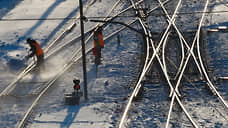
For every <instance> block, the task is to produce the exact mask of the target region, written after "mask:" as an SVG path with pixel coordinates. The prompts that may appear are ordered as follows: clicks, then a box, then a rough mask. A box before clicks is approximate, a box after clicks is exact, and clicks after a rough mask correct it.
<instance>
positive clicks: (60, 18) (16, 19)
mask: <svg viewBox="0 0 228 128" xmlns="http://www.w3.org/2000/svg"><path fill="white" fill-rule="evenodd" d="M227 7H228V5H227ZM202 13H207V14H212V13H228V10H227V11H210V12H209V11H207V12H202V11H197V12H184V13H177V14H176V16H179V15H190V14H202ZM164 15H166V14H152V13H151V14H150V15H148V16H164ZM168 15H173V14H168ZM116 17H121V18H129V17H137V16H136V15H122V16H116ZM86 18H87V19H99V18H112V16H109V17H103V16H97V17H94V16H92V17H90V16H88V17H86ZM74 19H76V18H75V17H53V18H15V19H9V18H3V19H0V21H37V20H47V21H48V20H50V21H53V20H74Z"/></svg>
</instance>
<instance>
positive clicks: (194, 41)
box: [166, 1, 208, 128]
mask: <svg viewBox="0 0 228 128" xmlns="http://www.w3.org/2000/svg"><path fill="white" fill-rule="evenodd" d="M207 5H208V1H207V2H206V4H205V7H204V11H206V9H207ZM204 16H205V14H204V15H202V17H201V20H200V23H199V27H198V30H197V32H196V35H195V37H194V40H193V43H192V46H191V49H190V51H191V52H193V48H194V46H195V43H196V41H197V40H199V39H197V38H199V32H200V27H201V25H202V22H203V20H204ZM191 52H189V53H188V56H187V59H186V61H185V63H184V66H183V69H182V71H181V74H180V76H179V77H178V81H177V84H176V87H175V90H178V86H179V85H180V81H181V79H182V76H183V73H184V71H185V68H186V65H187V63H188V61H189V58H190V56H191ZM173 97H175V95H173V96H172V98H173ZM172 105H173V102H172V103H171V106H172ZM170 108H171V107H170ZM169 117H170V114H169V116H168V119H169ZM166 124H167V125H168V124H169V120H167V123H166ZM167 127H168V126H167ZM167 127H166V128H167Z"/></svg>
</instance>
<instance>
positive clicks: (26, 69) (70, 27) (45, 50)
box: [0, 0, 92, 97]
mask: <svg viewBox="0 0 228 128" xmlns="http://www.w3.org/2000/svg"><path fill="white" fill-rule="evenodd" d="M90 1H92V0H90ZM88 7H89V6H86V7H85V11H87V10H88ZM77 19H79V14H78V16H77V17H76V20H77ZM75 24H76V22H74V23H73V24H71V25H69V27H67V29H65V30H64V31H63V32H62V33H61V34H60V36H58V37H57V39H56V40H54V41H53V42H51V43H50V44H48V46H47V47H46V48H44V53H45V54H46V53H47V52H48V50H49V49H50V48H51V47H52V46H53V45H54V44H55V43H57V42H58V41H59V40H61V39H62V38H63V37H64V35H65V34H66V33H67V32H69V31H71V30H72V29H73V28H74V27H75ZM35 64H36V62H34V61H32V62H31V63H30V64H29V65H28V66H27V67H26V68H25V69H24V70H23V71H22V72H21V73H19V75H18V76H17V77H16V79H14V80H13V81H12V82H11V83H10V84H9V85H8V86H7V87H6V88H5V89H4V90H3V91H2V92H1V93H0V97H1V96H3V95H6V94H8V93H9V92H10V91H11V90H12V89H13V88H15V86H14V85H15V84H16V83H17V82H18V81H19V80H21V79H22V78H23V77H24V76H25V75H26V74H27V73H29V72H30V71H31V70H32V69H33V68H34V67H35Z"/></svg>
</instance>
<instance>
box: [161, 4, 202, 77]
mask: <svg viewBox="0 0 228 128" xmlns="http://www.w3.org/2000/svg"><path fill="white" fill-rule="evenodd" d="M162 10H163V11H164V12H165V14H166V16H167V18H168V19H167V21H168V22H171V21H170V19H171V18H170V16H169V14H168V12H167V11H166V9H165V8H164V6H163V7H162ZM172 25H173V27H174V28H175V30H176V32H177V33H178V36H179V38H180V39H181V40H183V41H184V44H185V46H186V47H187V49H188V51H190V46H189V45H188V43H187V41H186V40H185V39H184V37H183V34H181V32H180V31H179V29H178V28H177V26H176V24H175V23H174V22H172ZM190 53H191V54H192V56H193V59H194V61H195V63H196V65H197V67H198V69H199V72H200V74H201V75H202V71H201V68H199V67H200V64H199V63H198V61H197V59H196V57H195V54H194V52H191V51H190ZM182 66H183V61H182V63H181V67H182ZM179 73H180V70H179V71H178V74H179Z"/></svg>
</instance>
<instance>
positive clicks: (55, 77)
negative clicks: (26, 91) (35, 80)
mask: <svg viewBox="0 0 228 128" xmlns="http://www.w3.org/2000/svg"><path fill="white" fill-rule="evenodd" d="M119 2H120V0H119V1H117V2H116V4H115V5H114V6H113V8H112V9H110V11H109V13H108V14H107V16H106V17H110V16H109V15H110V14H111V12H112V10H113V9H114V8H115V7H116V6H117V5H118V3H119ZM138 3H140V2H138ZM130 8H132V7H131V6H130V7H128V8H127V9H125V10H123V11H122V12H120V13H118V14H117V15H115V16H112V18H111V19H114V18H116V17H117V16H118V15H119V14H121V13H123V12H125V11H127V10H128V9H130ZM104 20H110V18H104ZM134 22H135V20H133V21H130V22H129V23H127V24H129V25H130V24H132V23H134ZM98 25H104V24H97V25H96V26H98ZM96 26H95V27H94V28H96ZM125 28H126V27H121V28H119V29H118V30H117V31H115V32H113V33H111V34H110V35H109V36H108V37H106V38H104V40H106V39H108V38H110V37H112V36H113V35H114V34H116V33H118V32H120V31H122V30H123V29H125ZM91 37H92V34H91V35H90V36H88V38H87V40H86V41H85V43H86V44H87V43H88V41H89V40H90V38H91ZM77 38H79V37H77ZM73 40H75V39H73ZM70 42H71V41H70ZM80 50H81V48H79V49H78V50H76V51H75V52H74V54H73V56H72V57H71V59H69V60H68V63H66V64H65V65H64V67H63V69H62V70H61V71H59V72H58V73H57V75H55V76H54V77H53V78H52V79H50V80H48V82H46V83H45V84H44V85H42V86H44V88H42V89H41V91H40V92H39V93H38V94H37V97H36V98H35V100H34V101H33V103H32V105H31V106H30V107H29V109H28V110H27V111H26V114H25V115H24V117H23V119H22V120H21V121H20V123H19V126H18V128H22V127H25V126H26V121H27V120H28V118H29V117H30V116H31V114H32V112H33V109H34V108H35V107H36V105H37V104H38V102H39V100H40V99H41V97H42V96H43V95H44V94H45V93H46V92H47V90H48V89H49V88H50V87H51V86H52V85H53V84H54V83H55V81H56V80H57V79H58V78H59V77H60V76H61V75H62V74H63V73H64V72H65V71H67V70H68V69H69V68H70V67H71V66H72V65H73V64H74V63H75V62H77V61H78V60H79V59H80V58H81V55H80V56H77V55H78V54H79V52H80ZM91 50H92V47H89V48H88V49H87V50H86V53H88V52H90V51H91Z"/></svg>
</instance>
